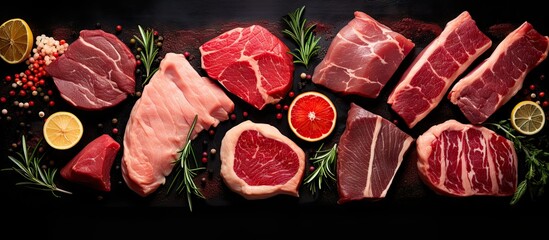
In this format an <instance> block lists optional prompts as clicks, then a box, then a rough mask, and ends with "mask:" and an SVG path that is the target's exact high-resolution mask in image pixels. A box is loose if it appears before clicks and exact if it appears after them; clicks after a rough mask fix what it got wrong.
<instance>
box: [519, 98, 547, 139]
mask: <svg viewBox="0 0 549 240" xmlns="http://www.w3.org/2000/svg"><path fill="white" fill-rule="evenodd" d="M544 124H545V112H544V111H543V108H541V106H540V105H539V104H537V103H535V102H533V101H530V100H525V101H522V102H519V103H517V105H516V106H515V107H514V108H513V110H512V111H511V125H512V126H513V128H515V130H517V131H518V132H520V133H522V134H525V135H533V134H536V133H538V132H539V131H541V129H543V125H544Z"/></svg>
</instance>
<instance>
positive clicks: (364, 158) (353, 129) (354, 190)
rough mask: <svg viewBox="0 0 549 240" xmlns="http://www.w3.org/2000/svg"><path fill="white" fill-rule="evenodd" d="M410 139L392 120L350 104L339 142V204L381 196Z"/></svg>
mask: <svg viewBox="0 0 549 240" xmlns="http://www.w3.org/2000/svg"><path fill="white" fill-rule="evenodd" d="M413 141H414V139H413V138H412V137H410V136H409V135H408V134H406V133H405V132H403V131H401V130H400V129H399V128H398V127H397V126H396V125H394V124H393V123H392V122H390V121H388V120H387V119H385V118H382V117H381V116H379V115H376V114H373V113H371V112H369V111H368V110H365V109H363V108H361V107H360V106H358V105H356V104H354V103H351V108H350V109H349V112H348V115H347V125H346V128H345V131H344V132H343V134H342V135H341V138H340V140H339V145H338V158H337V177H338V178H337V182H338V190H339V200H338V203H345V202H348V201H353V200H360V199H365V198H368V199H381V198H384V197H385V195H386V194H387V191H388V190H389V187H390V186H391V183H392V181H393V178H394V176H395V174H396V172H397V171H398V168H399V167H400V164H401V163H402V161H403V158H404V155H405V153H406V152H407V151H408V148H409V147H410V145H411V144H412V142H413Z"/></svg>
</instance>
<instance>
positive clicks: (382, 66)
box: [312, 11, 415, 98]
mask: <svg viewBox="0 0 549 240" xmlns="http://www.w3.org/2000/svg"><path fill="white" fill-rule="evenodd" d="M414 45H415V44H414V43H413V42H412V41H411V40H409V39H407V38H406V37H404V36H402V35H401V34H399V33H397V32H394V31H392V30H391V29H390V28H388V27H387V26H385V25H383V24H381V23H380V22H378V21H377V20H375V19H373V18H372V17H370V16H369V15H367V14H365V13H363V12H360V11H356V12H355V13H354V19H352V20H351V21H350V22H349V23H348V24H347V25H346V26H344V27H343V28H342V29H341V30H340V31H339V32H338V33H337V36H336V37H335V38H334V39H333V40H332V42H331V44H330V47H329V48H328V51H327V53H326V56H325V57H324V59H322V61H321V62H320V63H319V64H318V65H317V66H316V67H315V70H314V73H313V78H312V81H313V82H314V83H316V84H319V85H322V86H324V87H327V88H329V89H331V90H332V91H334V92H338V93H341V94H345V95H347V94H356V95H359V96H363V97H367V98H376V97H377V96H378V95H379V93H380V92H381V89H382V88H383V87H384V86H385V84H386V83H387V82H388V81H389V79H390V78H391V76H392V75H393V74H394V73H395V71H396V70H397V68H398V66H399V65H400V63H401V62H402V60H404V58H405V57H406V56H407V55H408V53H410V51H411V50H412V48H413V47H414Z"/></svg>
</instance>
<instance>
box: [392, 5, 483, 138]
mask: <svg viewBox="0 0 549 240" xmlns="http://www.w3.org/2000/svg"><path fill="white" fill-rule="evenodd" d="M491 45H492V41H491V40H490V39H489V38H488V37H487V36H486V35H485V34H484V33H482V32H481V31H480V30H479V29H478V27H477V25H476V23H475V21H474V20H473V19H472V18H471V15H470V14H469V12H467V11H465V12H462V13H461V14H460V15H459V16H457V17H456V18H454V19H452V20H451V21H449V22H448V23H447V24H446V27H445V28H444V31H442V33H441V34H440V35H439V36H438V37H437V38H436V39H435V40H433V41H432V42H431V43H430V44H429V45H428V46H427V47H426V48H424V49H423V50H422V51H421V53H420V54H419V55H418V56H417V57H416V58H415V59H414V62H413V63H412V64H411V65H410V66H409V67H408V69H407V70H406V72H405V73H404V75H403V76H402V77H401V80H400V82H399V84H398V85H397V86H396V87H395V89H394V90H393V92H392V93H391V95H390V96H389V98H388V100H387V103H389V104H391V108H392V109H393V110H394V111H395V112H396V113H397V114H398V115H399V116H400V117H401V118H402V119H403V120H404V122H406V124H407V125H408V127H409V128H413V127H414V126H415V125H416V124H417V123H418V122H419V121H421V120H422V119H423V118H424V117H425V116H427V114H429V113H430V112H431V111H432V110H433V109H434V108H435V107H436V106H437V105H438V104H439V103H440V101H441V100H442V99H443V98H444V96H445V95H446V92H447V91H448V89H449V88H450V85H451V84H452V83H453V82H454V80H456V78H457V77H458V76H459V75H460V74H462V73H463V72H464V71H465V70H466V69H467V68H468V67H469V66H470V65H471V63H473V61H474V60H475V59H477V58H478V57H479V56H480V55H481V54H483V53H484V52H485V51H486V50H488V49H489V48H490V46H491Z"/></svg>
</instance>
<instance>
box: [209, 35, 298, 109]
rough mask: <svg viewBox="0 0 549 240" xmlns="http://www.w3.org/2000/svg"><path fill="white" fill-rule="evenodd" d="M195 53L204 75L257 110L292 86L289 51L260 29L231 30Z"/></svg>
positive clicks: (282, 94) (292, 65) (291, 65)
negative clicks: (198, 57)
mask: <svg viewBox="0 0 549 240" xmlns="http://www.w3.org/2000/svg"><path fill="white" fill-rule="evenodd" d="M199 49H200V53H201V55H202V56H201V60H202V68H203V69H204V70H206V73H208V75H209V76H210V77H212V78H214V79H216V80H218V81H219V82H220V83H221V85H223V87H225V88H226V89H227V90H228V91H229V92H231V93H232V94H234V95H236V96H238V97H239V98H241V99H242V100H244V101H246V102H247V103H249V104H251V105H253V106H254V107H256V108H257V109H259V110H261V109H263V108H264V107H265V106H266V105H267V104H271V103H277V102H279V101H280V100H281V99H282V98H283V97H284V96H285V95H286V93H287V92H288V91H289V90H290V88H291V86H292V78H293V72H294V64H293V60H292V55H290V54H289V53H288V52H289V51H290V49H288V47H287V46H286V45H285V44H284V43H283V42H282V41H280V39H278V38H277V37H276V36H275V35H273V34H272V33H270V32H269V31H268V30H267V29H265V28H263V27H262V26H260V25H252V26H249V27H246V28H235V29H232V30H230V31H227V32H225V33H223V34H221V35H219V36H218V37H216V38H214V39H211V40H210V41H208V42H206V43H204V44H203V45H202V46H200V48H199Z"/></svg>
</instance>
